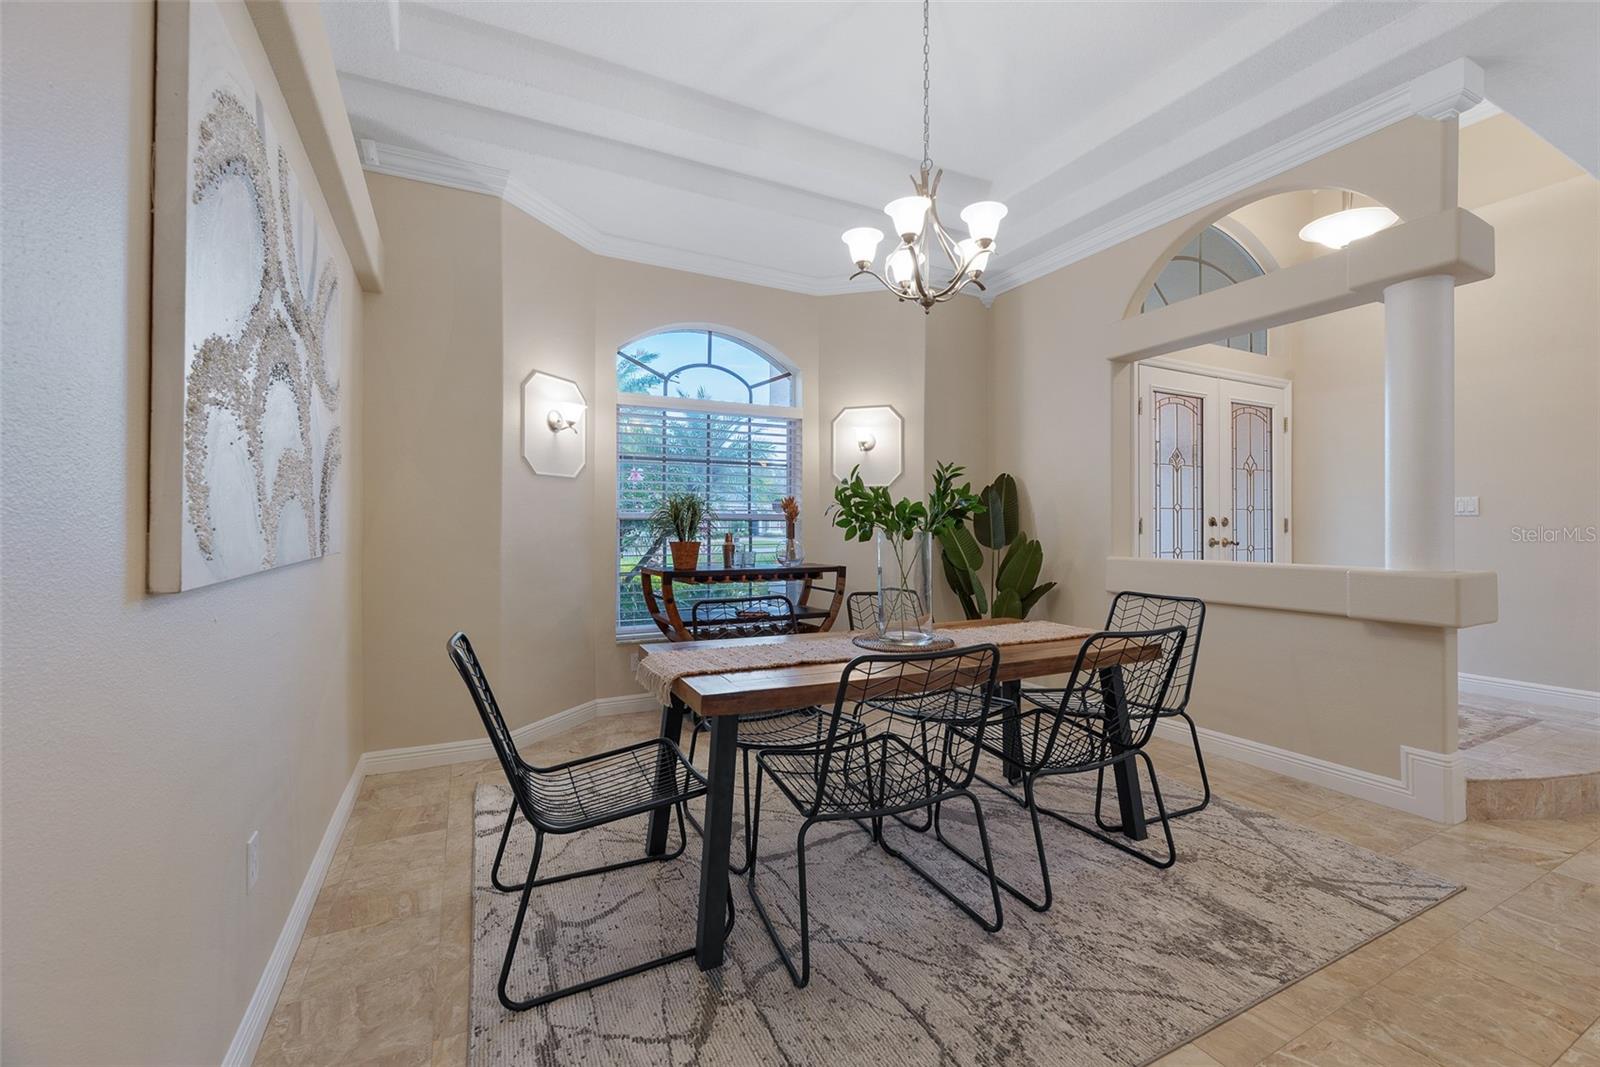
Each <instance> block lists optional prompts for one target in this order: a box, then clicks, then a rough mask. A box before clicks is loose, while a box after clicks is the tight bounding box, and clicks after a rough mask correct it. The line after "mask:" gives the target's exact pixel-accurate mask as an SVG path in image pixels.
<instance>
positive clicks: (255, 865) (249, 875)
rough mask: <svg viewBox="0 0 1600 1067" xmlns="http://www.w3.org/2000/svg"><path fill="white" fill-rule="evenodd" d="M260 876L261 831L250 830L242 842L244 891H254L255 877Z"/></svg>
mask: <svg viewBox="0 0 1600 1067" xmlns="http://www.w3.org/2000/svg"><path fill="white" fill-rule="evenodd" d="M260 877H261V831H260V830H251V831H250V836H249V838H248V839H246V841H245V843H244V891H245V892H246V893H253V892H255V888H256V879H257V878H260Z"/></svg>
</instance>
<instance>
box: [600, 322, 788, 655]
mask: <svg viewBox="0 0 1600 1067" xmlns="http://www.w3.org/2000/svg"><path fill="white" fill-rule="evenodd" d="M798 405H799V385H798V382H797V381H796V379H795V375H794V372H793V371H792V370H790V369H789V368H788V367H786V366H784V365H783V364H782V363H780V362H778V361H777V360H776V359H774V358H772V357H771V356H768V355H767V354H766V353H764V352H762V351H761V350H760V349H759V348H758V347H756V346H755V345H754V344H752V343H749V342H745V341H741V340H738V339H736V338H733V337H730V336H728V335H726V334H721V333H718V332H716V331H715V330H666V331H663V332H661V333H656V334H651V335H650V336H648V337H643V338H640V339H639V340H637V341H634V342H632V343H631V344H628V345H624V346H623V347H622V348H620V349H619V350H618V351H617V630H618V632H619V633H627V632H630V631H648V630H651V629H653V628H654V625H655V624H654V623H653V622H652V621H651V619H650V615H649V613H648V611H647V610H646V608H645V602H644V594H643V591H642V588H641V584H640V581H639V571H640V568H642V567H646V566H661V565H664V563H665V561H666V560H667V559H668V551H667V547H666V544H665V542H664V540H663V539H662V538H661V537H660V536H658V535H657V533H656V532H655V531H653V530H652V529H651V528H650V521H649V518H650V513H651V511H652V510H653V509H654V508H655V506H656V504H657V503H658V502H659V501H660V500H661V499H662V497H663V496H665V495H666V494H668V493H679V492H695V493H700V494H702V495H704V496H705V497H706V498H707V500H708V501H709V502H710V505H711V513H712V515H713V516H714V517H713V519H712V521H711V522H710V524H709V529H707V530H705V531H702V532H701V535H700V539H701V540H702V542H703V547H702V550H701V565H702V566H712V565H715V566H720V565H721V554H722V545H723V542H724V539H725V535H727V534H732V535H733V541H734V547H735V549H736V550H737V551H740V552H747V553H750V555H751V558H752V559H753V560H754V561H755V562H760V563H771V562H773V561H774V559H775V558H776V557H777V555H778V553H779V551H780V550H781V549H782V548H783V547H784V542H785V536H784V521H783V515H782V513H781V512H780V511H779V510H778V501H779V500H781V499H782V498H783V497H786V496H792V497H795V498H796V499H798V498H799V496H800V409H799V406H798ZM713 561H715V562H714V563H713ZM675 592H676V599H677V602H678V605H679V608H680V610H682V611H683V612H684V613H685V614H687V613H688V612H689V611H690V610H691V609H690V604H691V603H692V602H693V601H694V600H696V599H699V598H701V597H705V596H716V597H730V596H746V595H757V594H767V593H788V592H790V590H788V589H787V587H786V586H785V585H784V584H783V583H781V582H780V583H770V584H769V583H757V584H752V585H730V584H719V585H715V586H712V585H693V586H690V585H684V586H680V587H678V588H677V589H676V591H675Z"/></svg>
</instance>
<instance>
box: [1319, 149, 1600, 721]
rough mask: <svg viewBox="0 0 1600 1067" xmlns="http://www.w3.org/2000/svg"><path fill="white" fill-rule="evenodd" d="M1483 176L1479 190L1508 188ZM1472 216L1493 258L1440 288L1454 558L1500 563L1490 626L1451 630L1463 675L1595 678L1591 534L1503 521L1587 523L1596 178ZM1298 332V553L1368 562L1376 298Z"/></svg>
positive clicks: (1594, 454)
mask: <svg viewBox="0 0 1600 1067" xmlns="http://www.w3.org/2000/svg"><path fill="white" fill-rule="evenodd" d="M1472 132H1473V131H1472V130H1469V131H1467V135H1470V134H1472ZM1467 135H1464V140H1465V138H1466V136H1467ZM1494 176H1495V178H1496V184H1495V185H1494V186H1492V188H1504V187H1505V185H1506V184H1509V178H1508V177H1507V176H1506V175H1505V172H1504V170H1503V169H1499V170H1497V171H1496V172H1495V174H1494ZM1479 184H1486V183H1479ZM1513 187H1514V186H1513ZM1476 211H1477V213H1478V214H1479V215H1481V216H1482V217H1483V218H1484V219H1485V220H1487V221H1488V222H1489V223H1491V224H1492V225H1493V226H1494V228H1495V236H1496V246H1497V247H1496V259H1497V265H1496V272H1495V276H1494V277H1493V278H1491V279H1489V280H1487V281H1484V282H1480V283H1478V284H1476V285H1471V286H1465V287H1462V288H1460V289H1457V290H1456V492H1457V493H1458V494H1460V495H1463V496H1478V497H1479V498H1480V506H1481V509H1482V514H1481V516H1480V517H1478V518H1461V519H1457V520H1456V565H1457V566H1458V567H1460V568H1462V569H1466V570H1493V571H1498V572H1499V574H1500V621H1499V622H1498V623H1495V624H1493V625H1490V626H1483V627H1478V628H1476V629H1473V630H1469V631H1466V632H1464V633H1463V634H1462V635H1461V645H1460V662H1461V670H1462V671H1464V672H1466V673H1469V674H1481V675H1488V676H1491V677H1497V678H1509V679H1514V680H1519V681H1527V682H1537V683H1543V684H1547V685H1557V686H1567V687H1573V688H1578V689H1586V690H1596V689H1600V654H1597V652H1596V650H1597V649H1600V544H1596V543H1595V542H1594V541H1592V540H1591V541H1589V542H1587V543H1584V542H1581V541H1573V540H1563V541H1558V542H1556V543H1540V542H1537V541H1533V540H1529V541H1518V540H1517V539H1516V536H1515V535H1514V533H1513V529H1514V528H1516V527H1528V528H1535V527H1539V526H1543V527H1546V528H1551V529H1561V528H1563V527H1567V528H1571V527H1577V528H1579V529H1580V530H1581V529H1584V528H1592V527H1593V526H1594V525H1595V524H1596V523H1600V422H1597V420H1596V401H1597V398H1600V315H1597V314H1596V312H1595V297H1596V294H1597V293H1600V266H1597V264H1600V256H1597V252H1596V239H1597V236H1600V183H1597V182H1596V181H1595V180H1594V179H1592V178H1589V177H1587V176H1582V177H1576V178H1569V179H1567V180H1564V181H1559V182H1557V183H1556V184H1553V185H1548V186H1545V187H1543V188H1536V189H1534V190H1532V191H1528V192H1522V193H1520V194H1518V195H1514V196H1512V197H1511V198H1510V199H1506V200H1502V201H1499V202H1496V203H1488V204H1483V205H1481V206H1478V207H1477V208H1476ZM1302 329H1303V333H1302V346H1303V350H1302V352H1301V355H1300V358H1299V360H1298V366H1297V370H1296V375H1295V380H1296V389H1295V414H1296V419H1297V428H1296V431H1295V512H1296V519H1297V527H1296V530H1297V533H1296V546H1295V549H1296V555H1297V559H1299V560H1300V561H1302V562H1314V563H1350V564H1366V565H1373V564H1379V565H1381V563H1382V561H1383V309H1382V307H1381V306H1378V305H1373V306H1369V307H1364V308H1356V309H1353V310H1350V311H1344V312H1339V313H1338V314H1334V315H1327V316H1324V317H1322V318H1319V319H1314V320H1311V321H1309V322H1306V323H1304V324H1303V326H1302Z"/></svg>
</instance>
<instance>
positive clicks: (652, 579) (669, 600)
mask: <svg viewBox="0 0 1600 1067" xmlns="http://www.w3.org/2000/svg"><path fill="white" fill-rule="evenodd" d="M639 581H640V583H641V584H642V585H643V586H644V603H645V607H646V608H647V609H648V610H649V612H650V617H651V618H652V619H654V620H655V622H656V625H657V626H659V627H660V628H661V632H662V633H664V634H666V635H667V640H669V641H693V640H695V635H694V634H693V633H692V632H691V631H690V628H689V626H688V624H687V623H686V622H685V621H684V618H683V615H682V614H680V613H679V611H678V604H677V601H676V600H675V599H674V596H673V586H674V585H675V584H684V583H686V584H689V585H712V584H732V583H735V582H762V583H765V582H790V583H794V582H798V583H800V596H799V597H798V598H797V599H796V600H795V602H794V613H795V619H796V621H797V623H798V624H799V630H800V632H801V633H814V632H816V631H819V630H829V629H832V628H833V623H834V620H835V619H837V618H838V617H839V607H840V605H842V604H843V603H844V593H845V588H844V567H843V565H842V564H835V563H775V564H774V563H764V564H758V565H752V566H748V567H697V568H695V569H693V570H678V569H676V568H673V567H644V568H642V569H641V570H640V571H639ZM658 583H659V589H658V588H657V585H658ZM813 592H820V593H827V594H831V598H830V599H829V601H828V605H827V607H819V606H814V605H813V604H812V603H811V594H812V593H813ZM751 623H752V631H755V629H756V626H758V625H759V623H760V620H759V619H752V620H751ZM701 636H702V637H704V636H707V635H704V634H702V635H701ZM728 636H734V635H731V634H730V635H728Z"/></svg>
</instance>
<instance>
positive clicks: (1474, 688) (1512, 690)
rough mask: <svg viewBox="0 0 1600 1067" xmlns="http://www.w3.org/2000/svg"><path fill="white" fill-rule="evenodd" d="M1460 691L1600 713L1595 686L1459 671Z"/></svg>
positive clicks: (1599, 697) (1598, 694) (1569, 709)
mask: <svg viewBox="0 0 1600 1067" xmlns="http://www.w3.org/2000/svg"><path fill="white" fill-rule="evenodd" d="M1457 678H1458V683H1457V684H1458V686H1459V687H1460V690H1461V692H1463V693H1471V694H1473V695H1474V696H1481V697H1494V698H1496V699H1498V700H1511V701H1515V702H1517V703H1519V704H1544V705H1546V706H1548V707H1553V708H1563V709H1565V710H1567V711H1585V712H1588V713H1590V714H1591V715H1600V693H1597V692H1595V691H1594V690H1592V689H1568V688H1567V687H1566V686H1562V685H1545V684H1544V683H1543V682H1520V681H1517V680H1516V679H1515V678H1493V677H1490V676H1489V675H1486V674H1462V675H1458V676H1457Z"/></svg>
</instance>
